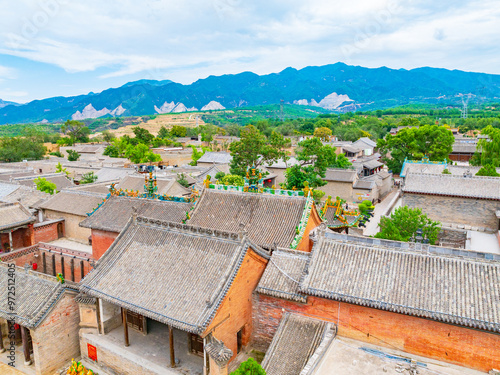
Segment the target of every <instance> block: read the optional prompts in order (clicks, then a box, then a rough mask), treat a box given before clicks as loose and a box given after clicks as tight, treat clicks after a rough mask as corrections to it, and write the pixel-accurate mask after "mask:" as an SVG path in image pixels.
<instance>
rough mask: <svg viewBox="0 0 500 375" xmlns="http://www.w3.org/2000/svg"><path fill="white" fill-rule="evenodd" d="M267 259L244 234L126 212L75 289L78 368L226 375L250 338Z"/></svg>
mask: <svg viewBox="0 0 500 375" xmlns="http://www.w3.org/2000/svg"><path fill="white" fill-rule="evenodd" d="M268 259H269V252H267V251H266V250H264V249H262V248H260V247H259V246H258V245H255V244H253V243H252V241H251V240H250V239H249V237H247V236H246V234H245V232H244V231H241V232H240V233H233V232H227V231H224V230H223V229H208V228H203V227H199V226H194V225H188V224H180V223H172V222H168V221H162V220H158V219H152V218H147V217H140V216H137V217H136V215H135V214H134V215H133V216H132V218H131V220H130V221H129V222H128V224H127V225H126V227H125V228H124V229H123V231H122V232H121V233H120V235H119V236H118V237H117V239H116V241H115V242H114V243H113V245H112V246H111V247H110V248H109V249H108V251H107V252H106V253H105V254H104V255H103V256H102V257H101V259H100V260H99V261H98V263H97V266H96V268H95V269H94V270H93V271H92V272H91V273H89V274H88V275H87V277H86V278H85V279H84V280H83V281H82V283H81V285H80V290H81V292H83V293H84V295H82V296H81V297H80V298H79V301H80V302H79V303H80V314H81V323H80V326H81V327H82V329H81V331H80V345H81V352H82V357H83V359H84V361H86V362H87V363H92V359H94V361H97V362H93V363H92V364H91V366H92V367H93V368H95V369H97V370H98V371H99V370H100V369H102V370H103V371H106V372H111V371H113V372H114V373H120V374H132V373H137V374H147V375H149V374H158V373H166V372H165V369H168V368H174V367H176V368H177V369H178V371H179V372H183V371H184V373H185V372H186V371H193V372H198V373H201V372H202V371H204V373H206V374H227V364H228V362H230V361H231V360H232V359H234V358H235V356H236V355H237V354H238V353H239V352H240V351H241V350H242V348H243V347H244V346H245V345H247V344H248V342H249V340H250V336H251V334H252V292H253V291H254V289H255V287H256V286H257V283H258V281H259V279H260V277H261V275H262V273H263V272H264V269H265V266H266V264H267V261H268ZM159 286H161V287H159Z"/></svg>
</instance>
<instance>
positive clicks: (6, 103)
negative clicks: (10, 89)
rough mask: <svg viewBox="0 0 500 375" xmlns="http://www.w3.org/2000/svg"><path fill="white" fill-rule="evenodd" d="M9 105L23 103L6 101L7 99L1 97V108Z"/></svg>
mask: <svg viewBox="0 0 500 375" xmlns="http://www.w3.org/2000/svg"><path fill="white" fill-rule="evenodd" d="M8 105H14V106H17V105H21V104H19V103H14V102H6V101H5V100H2V99H0V108H3V107H7V106H8Z"/></svg>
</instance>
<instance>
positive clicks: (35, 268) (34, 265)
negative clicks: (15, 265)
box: [32, 263, 38, 271]
mask: <svg viewBox="0 0 500 375" xmlns="http://www.w3.org/2000/svg"><path fill="white" fill-rule="evenodd" d="M32 267H33V271H36V270H37V268H38V264H36V263H33V266H32Z"/></svg>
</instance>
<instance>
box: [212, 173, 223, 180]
mask: <svg viewBox="0 0 500 375" xmlns="http://www.w3.org/2000/svg"><path fill="white" fill-rule="evenodd" d="M225 175H226V174H225V173H224V172H217V173H216V174H215V179H216V180H222V179H223V178H224V176H225Z"/></svg>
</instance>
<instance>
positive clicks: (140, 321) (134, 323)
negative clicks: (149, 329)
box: [127, 310, 146, 333]
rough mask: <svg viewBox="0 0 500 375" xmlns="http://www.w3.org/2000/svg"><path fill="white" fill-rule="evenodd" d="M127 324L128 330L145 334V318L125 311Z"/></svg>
mask: <svg viewBox="0 0 500 375" xmlns="http://www.w3.org/2000/svg"><path fill="white" fill-rule="evenodd" d="M127 323H128V326H129V327H130V328H132V329H135V330H136V331H139V332H142V333H146V318H145V317H144V316H143V315H141V314H137V313H135V312H133V311H130V310H127Z"/></svg>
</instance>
